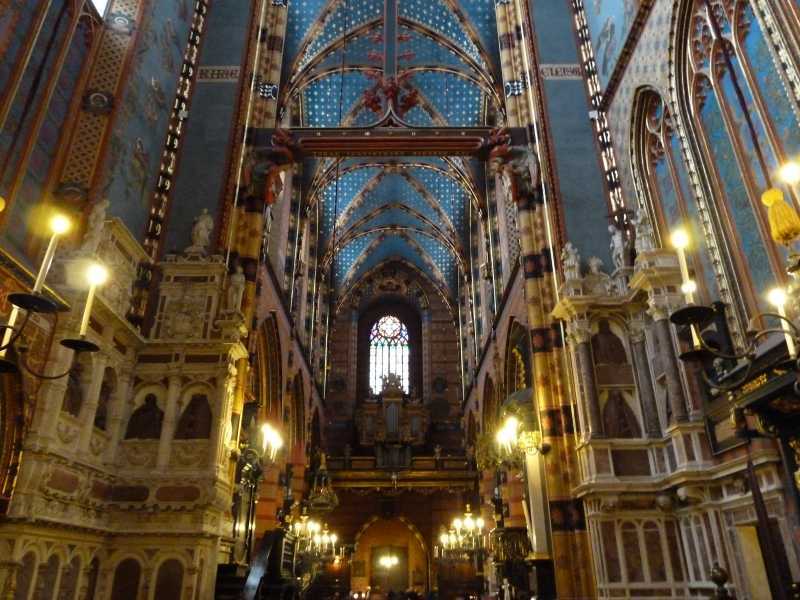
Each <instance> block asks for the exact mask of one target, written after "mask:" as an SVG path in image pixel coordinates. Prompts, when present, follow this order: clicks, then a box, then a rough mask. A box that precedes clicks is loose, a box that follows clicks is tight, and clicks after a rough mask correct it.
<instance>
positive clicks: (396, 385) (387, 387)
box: [381, 373, 403, 392]
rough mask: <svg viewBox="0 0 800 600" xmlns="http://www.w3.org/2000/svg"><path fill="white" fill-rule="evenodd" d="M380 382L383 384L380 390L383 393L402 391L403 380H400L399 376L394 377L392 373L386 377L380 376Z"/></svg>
mask: <svg viewBox="0 0 800 600" xmlns="http://www.w3.org/2000/svg"><path fill="white" fill-rule="evenodd" d="M381 382H382V383H383V387H382V390H381V391H383V392H387V391H402V389H403V380H402V379H401V378H400V376H399V375H395V374H394V373H387V374H386V375H382V376H381Z"/></svg>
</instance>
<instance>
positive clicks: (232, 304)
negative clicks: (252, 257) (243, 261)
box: [227, 265, 246, 312]
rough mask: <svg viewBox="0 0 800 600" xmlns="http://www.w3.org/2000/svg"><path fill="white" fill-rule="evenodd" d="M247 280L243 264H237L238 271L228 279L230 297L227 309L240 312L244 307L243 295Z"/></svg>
mask: <svg viewBox="0 0 800 600" xmlns="http://www.w3.org/2000/svg"><path fill="white" fill-rule="evenodd" d="M245 284H246V280H245V276H244V271H243V270H242V266H241V265H237V266H236V272H235V273H233V274H232V275H231V276H230V278H229V279H228V298H227V302H228V304H227V309H228V310H229V311H231V312H238V311H239V310H241V308H242V297H243V296H244V288H245Z"/></svg>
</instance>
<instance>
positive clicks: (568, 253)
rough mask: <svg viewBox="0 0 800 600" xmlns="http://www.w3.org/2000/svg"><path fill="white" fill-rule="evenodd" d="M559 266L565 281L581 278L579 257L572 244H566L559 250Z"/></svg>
mask: <svg viewBox="0 0 800 600" xmlns="http://www.w3.org/2000/svg"><path fill="white" fill-rule="evenodd" d="M561 266H562V268H563V269H564V279H566V280H567V281H570V280H574V279H580V278H581V257H580V255H579V254H578V249H577V248H576V247H575V246H573V245H572V242H567V243H566V244H564V247H563V248H562V249H561Z"/></svg>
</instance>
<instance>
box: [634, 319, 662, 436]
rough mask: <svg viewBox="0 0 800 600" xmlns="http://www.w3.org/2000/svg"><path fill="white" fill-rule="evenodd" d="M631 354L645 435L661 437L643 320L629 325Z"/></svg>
mask: <svg viewBox="0 0 800 600" xmlns="http://www.w3.org/2000/svg"><path fill="white" fill-rule="evenodd" d="M630 332H631V333H630V341H631V354H632V355H633V369H634V373H635V376H636V388H637V391H638V393H639V402H640V403H641V405H642V419H643V420H644V430H645V433H646V434H647V437H650V438H659V437H661V423H659V421H658V407H657V406H656V395H655V390H654V388H653V377H652V375H651V373H650V362H649V361H648V360H647V346H646V344H645V337H644V322H643V321H641V320H637V321H632V322H631V327H630Z"/></svg>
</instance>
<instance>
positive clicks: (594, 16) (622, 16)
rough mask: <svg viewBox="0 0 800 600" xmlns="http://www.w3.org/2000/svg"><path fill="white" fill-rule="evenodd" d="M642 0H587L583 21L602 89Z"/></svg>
mask: <svg viewBox="0 0 800 600" xmlns="http://www.w3.org/2000/svg"><path fill="white" fill-rule="evenodd" d="M640 5H641V0H587V1H586V2H585V9H586V20H587V22H588V23H589V33H590V35H591V39H592V48H593V49H594V57H595V61H596V62H597V76H598V77H599V79H600V86H601V87H602V88H603V89H605V88H606V87H607V86H608V82H609V80H610V79H611V74H612V73H613V72H614V67H616V65H617V61H618V60H619V57H620V54H621V53H622V48H623V46H624V45H625V41H626V40H627V39H628V35H629V34H630V32H631V28H632V27H633V22H634V20H635V19H636V13H637V12H638V10H639V6H640Z"/></svg>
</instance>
